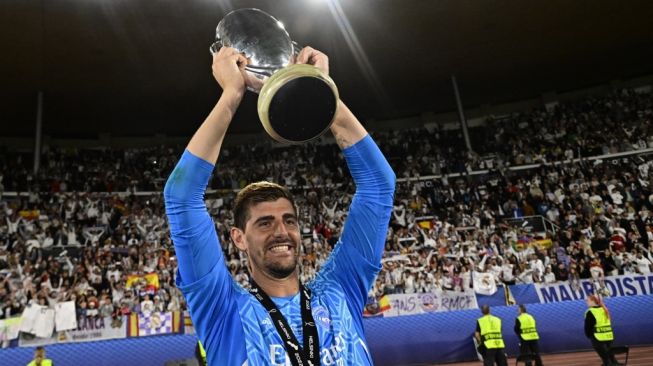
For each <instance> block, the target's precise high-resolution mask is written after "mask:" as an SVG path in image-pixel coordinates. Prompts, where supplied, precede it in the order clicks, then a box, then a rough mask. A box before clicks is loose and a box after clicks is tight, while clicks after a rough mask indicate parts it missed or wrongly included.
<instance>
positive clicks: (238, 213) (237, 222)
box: [234, 181, 297, 230]
mask: <svg viewBox="0 0 653 366" xmlns="http://www.w3.org/2000/svg"><path fill="white" fill-rule="evenodd" d="M279 198H285V199H287V200H288V201H290V204H291V205H292V207H293V211H295V214H296V213H297V209H296V208H295V199H294V198H293V196H292V193H290V191H289V190H288V188H286V187H283V186H281V185H279V184H276V183H272V182H265V181H263V182H256V183H251V184H248V185H247V187H245V188H243V189H242V190H241V191H240V192H238V194H237V195H236V200H235V202H234V226H236V227H237V228H239V229H240V230H245V224H246V223H247V220H249V208H250V207H252V205H255V204H257V203H261V202H273V201H276V200H278V199H279Z"/></svg>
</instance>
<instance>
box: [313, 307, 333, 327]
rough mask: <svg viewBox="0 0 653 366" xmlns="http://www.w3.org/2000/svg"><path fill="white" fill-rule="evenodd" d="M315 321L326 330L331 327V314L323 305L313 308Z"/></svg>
mask: <svg viewBox="0 0 653 366" xmlns="http://www.w3.org/2000/svg"><path fill="white" fill-rule="evenodd" d="M313 319H315V321H316V322H317V323H318V324H320V325H322V326H323V327H325V328H328V327H330V326H331V314H330V313H329V309H327V308H326V307H324V306H322V305H318V306H316V307H315V308H313Z"/></svg>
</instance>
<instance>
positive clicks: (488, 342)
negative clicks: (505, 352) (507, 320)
mask: <svg viewBox="0 0 653 366" xmlns="http://www.w3.org/2000/svg"><path fill="white" fill-rule="evenodd" d="M478 325H479V327H480V328H481V340H482V341H483V345H485V348H487V349H492V348H504V347H505V345H504V344H503V336H502V335H501V319H499V318H497V317H496V316H492V315H489V314H488V315H485V316H483V317H482V318H480V319H478Z"/></svg>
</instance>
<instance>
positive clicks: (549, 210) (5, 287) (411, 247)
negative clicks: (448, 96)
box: [0, 91, 653, 319]
mask: <svg viewBox="0 0 653 366" xmlns="http://www.w3.org/2000/svg"><path fill="white" fill-rule="evenodd" d="M652 118H653V106H652V98H651V95H650V94H637V93H634V92H632V91H621V92H619V93H614V94H611V95H609V96H607V97H604V98H589V99H586V100H583V101H580V102H575V103H569V104H561V105H558V106H557V107H556V108H554V109H552V110H551V111H547V110H546V109H538V110H536V111H532V112H531V113H528V114H518V115H513V116H510V117H509V118H507V119H504V120H496V119H493V120H490V121H488V125H487V126H486V127H485V129H486V130H487V131H491V132H492V133H493V134H494V137H493V138H490V139H488V143H487V144H485V145H479V147H478V150H477V151H478V152H479V153H481V154H476V153H472V154H470V153H466V152H464V149H458V148H456V147H453V145H451V144H448V143H446V141H448V140H450V139H449V138H447V134H448V132H447V131H437V130H431V131H428V130H420V131H416V130H408V131H395V132H383V133H379V134H377V137H376V140H377V142H378V143H379V145H380V146H381V148H382V150H384V152H385V153H386V155H387V156H388V157H389V160H390V162H391V165H393V168H394V169H395V171H396V172H397V176H398V177H399V178H405V179H401V180H400V182H399V183H398V187H397V191H396V197H395V208H394V211H393V215H392V216H393V217H392V219H391V225H390V229H389V231H388V234H387V240H386V252H385V254H384V259H383V263H384V264H383V268H382V270H381V273H380V274H379V276H378V279H377V281H376V283H375V284H374V287H373V289H372V291H371V293H372V294H373V295H376V296H380V295H383V294H391V293H413V292H433V291H462V290H465V289H469V288H471V287H472V282H473V281H472V272H474V271H476V272H489V273H492V274H493V275H494V277H495V279H496V281H498V282H499V283H506V284H514V283H552V282H557V281H569V282H571V283H572V284H578V281H579V280H580V279H584V278H594V279H595V280H596V281H597V283H599V284H600V282H601V279H602V277H604V276H607V275H615V274H630V273H650V272H651V270H653V266H652V264H651V262H652V261H653V256H652V253H651V250H652V249H653V154H646V153H641V154H636V155H632V156H629V157H625V158H615V159H609V160H605V161H602V160H581V161H580V162H569V163H566V164H559V165H554V164H548V163H551V162H553V161H561V160H566V159H569V158H577V157H579V156H580V157H588V156H595V155H601V154H606V153H613V152H620V151H631V150H639V149H643V148H645V147H653V129H652V128H653V126H652V124H651V120H652ZM606 131H610V133H606ZM180 152H181V147H177V148H175V147H164V148H152V149H149V148H148V149H127V150H94V151H81V150H63V149H59V150H58V149H47V150H46V151H45V152H44V157H43V160H42V161H43V165H42V168H43V169H41V170H40V171H39V173H38V175H36V176H32V175H31V174H30V173H29V169H28V168H27V162H26V161H25V159H24V158H23V157H22V156H21V155H19V154H12V153H7V154H4V153H3V154H2V156H4V157H3V158H2V171H1V172H0V185H1V186H0V194H2V191H3V187H2V186H4V191H25V192H27V193H26V194H23V195H21V196H18V197H16V196H4V197H2V199H1V200H0V317H9V316H12V315H16V314H19V313H21V312H22V311H23V310H24V308H25V306H26V305H28V304H31V303H36V304H41V305H45V306H53V305H54V304H55V303H57V302H60V301H70V300H72V301H75V302H76V309H77V312H78V316H79V317H80V319H86V318H87V317H94V316H115V317H117V316H119V315H122V314H129V313H132V312H153V311H174V310H183V309H184V308H185V303H184V299H183V297H182V296H181V294H180V292H179V290H178V289H177V288H176V287H175V285H174V277H175V274H176V273H175V269H176V262H175V257H174V247H173V246H172V243H171V242H170V238H169V230H168V225H167V222H166V219H165V214H164V207H163V201H162V197H161V194H160V191H161V190H162V187H163V183H164V182H165V179H166V178H167V175H168V174H169V172H170V171H171V169H172V167H174V165H175V163H176V159H177V158H178V156H179V155H180ZM461 152H464V153H461ZM490 152H492V153H493V154H492V155H490ZM483 156H485V157H483ZM488 156H489V157H488ZM486 157H488V158H486ZM531 163H534V164H540V165H539V166H538V167H537V168H532V169H526V170H521V171H511V170H507V169H505V168H506V167H507V166H514V165H523V164H531ZM245 167H246V168H245ZM343 167H344V161H343V159H342V157H341V155H340V153H339V151H338V149H337V148H336V147H335V146H333V145H322V144H319V143H312V144H306V145H301V146H292V147H284V148H278V147H274V146H272V145H270V144H259V145H253V146H242V145H241V146H235V147H228V148H226V149H225V150H223V155H222V156H221V164H220V168H219V169H217V170H216V174H215V175H214V177H213V178H212V180H211V182H210V183H209V185H210V188H212V189H215V190H217V191H214V192H212V193H209V194H207V197H206V203H207V207H208V209H209V211H210V213H211V214H212V216H213V218H214V221H215V225H216V229H217V232H218V235H219V236H220V240H221V243H222V250H223V251H224V254H225V260H226V262H227V266H228V267H229V269H230V271H231V272H232V274H233V276H234V278H235V279H236V280H237V281H238V282H239V283H241V284H242V285H243V286H247V285H248V276H247V272H246V260H245V258H244V257H242V255H241V254H240V253H239V252H238V251H237V250H236V248H235V247H234V245H233V244H232V243H231V241H230V240H229V239H228V238H229V227H230V226H231V225H232V224H233V217H232V216H231V207H232V203H233V199H234V190H235V189H238V188H240V187H242V186H243V185H244V184H246V183H247V182H250V181H255V180H263V179H264V180H271V181H276V182H280V183H282V184H285V185H288V186H290V187H293V188H292V189H293V193H294V194H295V196H296V200H297V204H298V207H299V208H300V212H299V217H300V222H301V225H302V228H301V230H302V241H303V251H304V252H303V253H302V256H301V258H300V265H301V277H302V280H303V281H308V280H310V279H311V278H312V277H313V276H314V275H315V273H316V272H317V271H319V269H320V268H321V266H322V265H323V263H324V262H325V260H326V259H327V257H328V255H329V253H330V252H331V250H332V249H333V246H334V245H335V244H336V242H337V240H338V236H339V234H340V232H341V229H342V227H343V223H344V221H345V219H346V214H347V208H348V205H349V203H350V201H351V198H352V193H353V191H354V187H353V185H352V182H351V180H350V178H349V177H348V176H347V174H346V173H345V171H344V170H343ZM477 169H487V170H489V172H488V173H487V174H482V175H468V174H463V175H461V176H459V177H455V178H454V177H447V176H446V175H442V176H439V175H440V174H443V173H451V172H469V171H471V170H477ZM427 175H438V177H436V178H425V176H427ZM142 191H153V192H154V193H141V194H139V193H138V192H142ZM530 216H541V217H542V220H541V222H542V223H543V226H542V227H543V229H538V228H532V227H530V226H522V225H521V221H519V220H517V221H515V220H506V219H511V218H512V219H514V218H517V219H518V218H521V217H530ZM150 273H155V274H156V277H157V281H158V284H153V283H152V282H151V281H150V280H148V279H147V278H146V277H145V275H146V274H150Z"/></svg>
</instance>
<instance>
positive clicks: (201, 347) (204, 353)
mask: <svg viewBox="0 0 653 366" xmlns="http://www.w3.org/2000/svg"><path fill="white" fill-rule="evenodd" d="M197 344H198V345H199V346H200V356H202V361H204V364H205V365H206V364H207V363H206V350H205V349H204V346H202V342H200V341H197Z"/></svg>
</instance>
